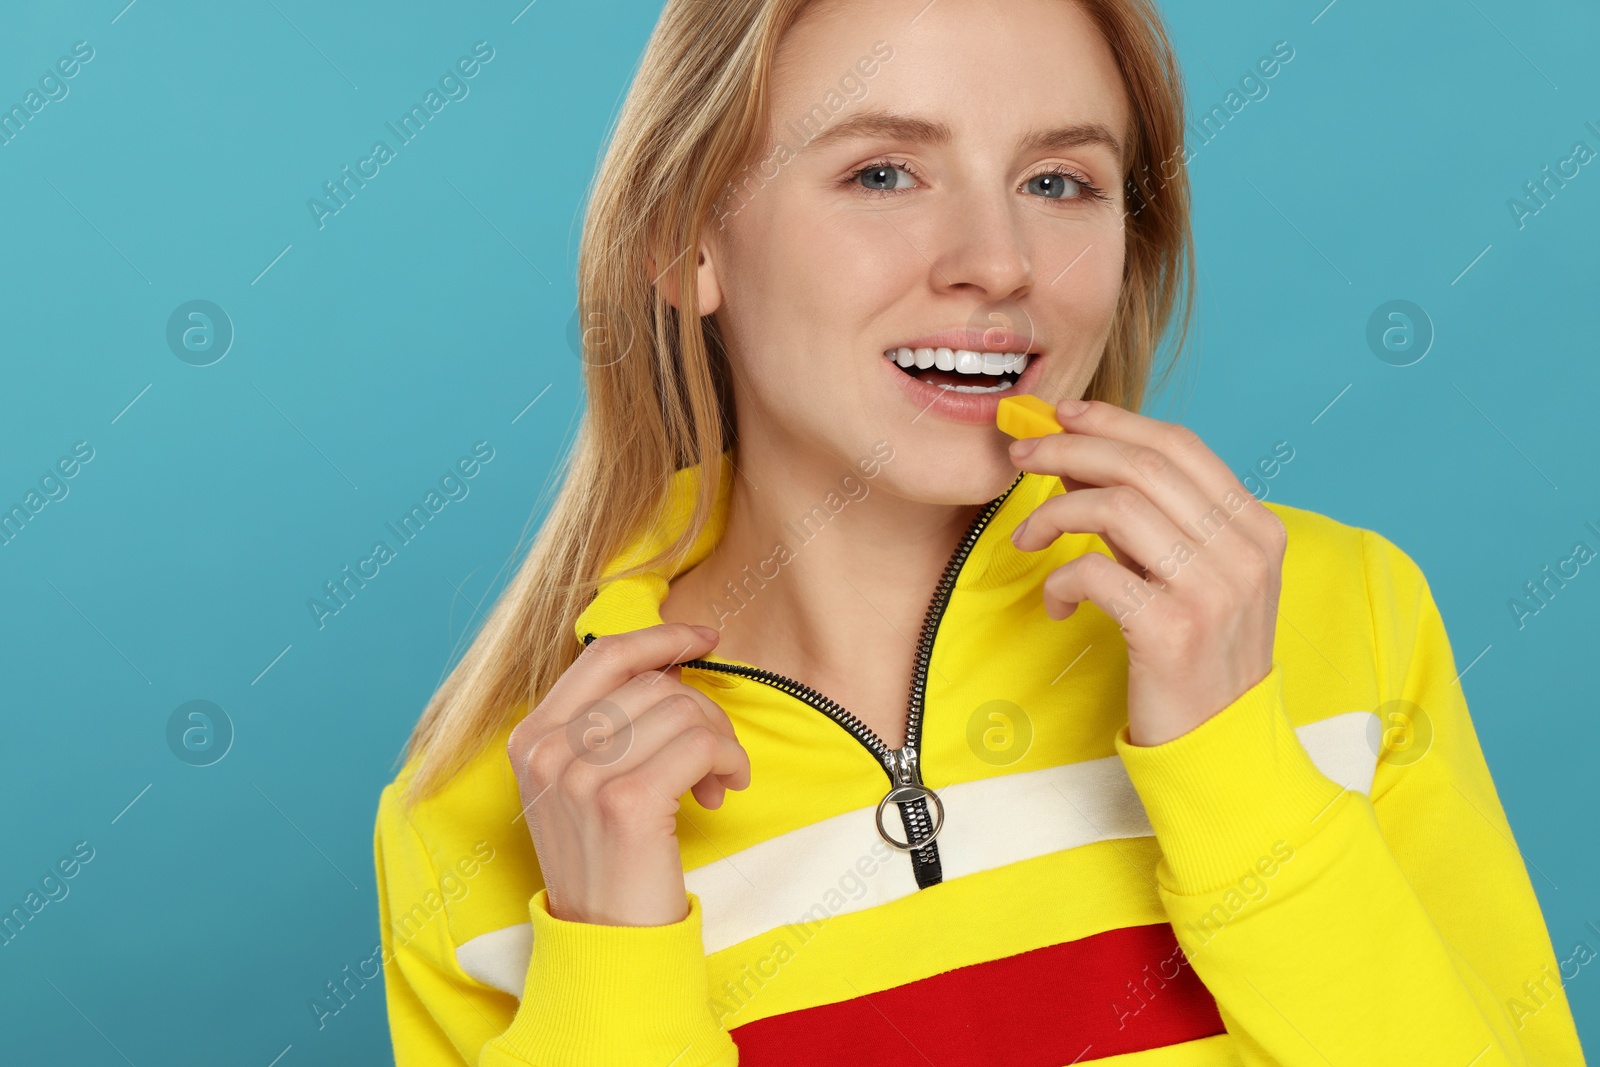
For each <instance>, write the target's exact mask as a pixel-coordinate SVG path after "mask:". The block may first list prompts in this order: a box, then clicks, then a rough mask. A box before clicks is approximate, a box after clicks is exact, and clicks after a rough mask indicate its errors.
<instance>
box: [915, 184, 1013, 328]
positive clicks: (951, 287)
mask: <svg viewBox="0 0 1600 1067" xmlns="http://www.w3.org/2000/svg"><path fill="white" fill-rule="evenodd" d="M1002 185H1003V183H1002ZM1011 195H1012V194H1009V193H1008V192H1006V191H1005V190H1004V189H1003V188H1000V189H996V188H995V187H994V186H993V183H986V184H985V188H983V189H982V190H981V191H968V192H964V193H962V194H960V195H955V196H952V197H950V199H949V201H948V205H947V206H948V210H949V215H948V217H947V219H946V220H945V224H944V226H943V227H942V228H941V230H942V234H943V240H942V244H941V247H940V248H939V250H938V254H936V255H934V256H933V257H932V260H931V267H932V271H931V273H932V275H933V286H934V288H935V290H936V291H940V292H947V293H951V294H961V293H963V292H965V293H968V294H969V295H971V296H976V297H977V298H979V299H980V300H984V301H997V300H1007V299H1012V300H1014V299H1017V298H1019V297H1021V296H1023V295H1025V294H1026V293H1027V292H1028V291H1029V290H1030V289H1032V288H1033V284H1034V271H1033V261H1032V257H1031V256H1030V254H1029V249H1028V244H1027V237H1026V233H1025V231H1024V229H1023V227H1022V225H1021V220H1020V219H1019V218H1018V210H1019V208H1018V205H1016V204H1013V203H1012V202H1011Z"/></svg>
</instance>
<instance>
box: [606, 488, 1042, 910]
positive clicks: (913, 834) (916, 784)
mask: <svg viewBox="0 0 1600 1067" xmlns="http://www.w3.org/2000/svg"><path fill="white" fill-rule="evenodd" d="M1021 481H1022V474H1018V475H1017V477H1016V479H1015V480H1014V481H1012V483H1011V486H1010V487H1009V488H1008V489H1006V491H1005V492H1003V493H1001V494H1000V495H999V496H997V497H995V498H994V499H993V500H991V501H989V502H988V503H987V504H985V505H984V506H983V509H982V510H981V511H979V512H978V515H977V517H976V518H974V519H973V520H972V522H971V524H969V525H968V526H967V531H966V533H965V534H963V535H962V538H961V541H960V543H959V544H957V545H956V549H955V552H954V553H952V554H951V556H950V559H949V561H948V562H947V563H946V564H945V567H944V573H943V574H942V575H940V577H939V583H938V585H937V586H935V587H934V591H933V597H932V599H931V600H930V601H929V603H928V610H927V613H926V614H925V615H924V616H923V620H922V631H921V633H920V634H919V635H918V638H917V649H916V656H915V658H914V659H913V661H912V668H911V685H910V693H909V695H908V696H907V698H906V743H905V745H904V746H902V747H901V748H897V749H896V748H890V747H889V746H888V744H886V743H885V742H884V740H883V738H881V737H879V736H878V735H877V734H876V733H875V732H873V730H872V729H871V728H870V727H869V726H867V724H866V723H864V722H862V721H861V720H860V719H858V718H856V717H855V716H854V715H852V714H850V712H849V711H847V710H846V709H845V707H844V705H842V704H840V703H839V702H838V701H837V700H833V699H831V698H829V697H827V696H824V695H823V694H821V693H819V692H817V691H816V690H815V689H812V688H811V687H810V686H808V685H805V684H804V683H802V682H798V681H796V680H794V679H793V678H788V677H785V676H784V675H781V674H775V673H773V672H772V671H768V670H762V669H761V668H760V667H751V666H747V665H745V664H742V663H715V662H712V661H711V660H705V659H691V660H684V661H683V662H682V663H680V664H679V666H680V667H693V668H697V669H699V670H708V671H721V672H723V673H724V674H734V675H738V676H740V677H742V678H749V679H751V680H753V681H757V682H762V683H765V684H766V685H770V686H772V687H773V688H774V689H778V690H781V691H783V692H785V693H788V694H789V695H790V696H792V697H794V698H795V699H797V700H800V701H802V702H803V703H805V704H809V705H810V706H811V707H813V708H816V709H817V710H818V711H820V712H822V713H823V714H824V715H826V716H828V718H830V719H832V720H833V721H834V722H836V723H838V724H839V725H840V726H842V727H844V729H845V730H846V731H848V732H849V734H850V736H852V737H854V738H855V739H856V740H857V741H859V742H860V743H861V744H862V746H863V747H865V748H866V750H867V751H868V752H870V753H872V756H873V758H874V759H876V760H877V761H878V763H879V765H880V766H882V767H883V769H884V773H885V774H887V775H888V777H889V791H888V792H887V793H886V794H884V797H883V799H882V800H880V801H879V802H878V812H877V827H878V836H880V837H881V838H883V840H884V842H885V843H886V844H888V845H889V846H890V847H891V848H895V849H898V850H899V851H901V852H909V853H910V854H911V866H912V871H913V873H915V875H916V878H917V888H919V889H927V888H928V887H929V886H932V885H937V884H939V882H941V881H942V880H943V878H944V874H943V872H942V870H941V868H940V864H939V846H938V844H937V843H936V839H937V838H938V836H939V831H940V830H941V829H942V828H943V827H944V803H943V801H941V800H940V799H939V796H938V794H937V793H935V792H934V791H933V790H932V789H931V788H929V787H928V786H927V785H925V784H923V781H922V770H921V762H922V757H921V750H922V713H923V709H924V707H925V700H926V696H927V687H928V670H929V666H930V663H931V661H932V659H933V642H934V638H935V637H937V636H938V633H939V623H940V622H941V621H942V620H943V618H944V612H945V608H946V606H947V605H948V604H949V602H950V595H951V593H953V592H954V591H955V586H956V579H957V577H959V576H960V574H961V568H962V566H963V565H964V564H965V563H966V561H967V557H968V556H969V555H971V554H972V549H973V547H974V546H975V545H976V544H977V543H978V537H979V535H981V534H982V533H983V531H984V529H985V528H986V527H987V526H988V525H989V521H990V520H991V519H993V518H994V515H995V512H997V511H999V510H1000V505H1001V504H1004V503H1005V501H1006V498H1007V497H1009V496H1010V495H1011V494H1012V492H1013V491H1015V489H1016V488H1017V486H1018V484H1020V483H1021ZM593 638H594V635H593V634H588V635H586V636H585V637H584V643H585V644H588V642H589V641H591V640H593ZM929 800H932V801H933V808H934V810H933V814H932V815H931V816H930V814H929V810H928V801H929ZM890 804H894V805H896V806H897V807H898V809H899V811H900V820H901V823H902V825H903V826H904V827H905V830H906V833H907V835H908V836H907V837H906V839H905V840H903V841H902V840H900V839H899V838H897V837H895V836H894V835H893V834H891V833H890V832H889V831H888V830H887V829H886V828H885V826H884V810H885V809H886V808H887V807H888V806H889V805H890Z"/></svg>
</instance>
